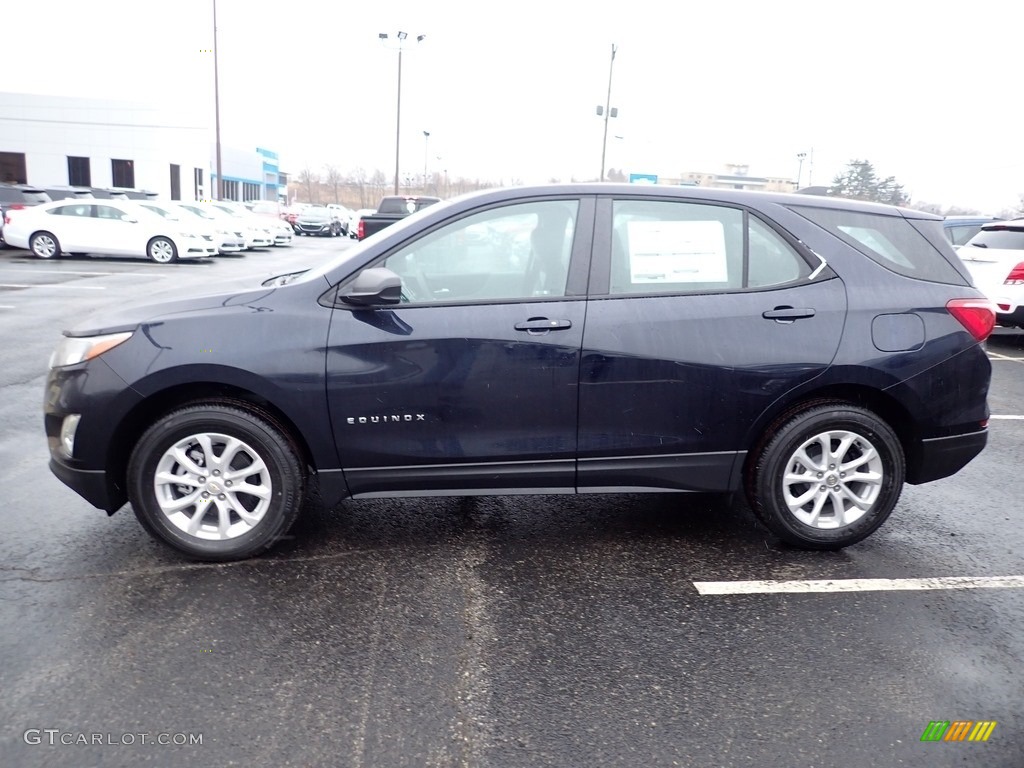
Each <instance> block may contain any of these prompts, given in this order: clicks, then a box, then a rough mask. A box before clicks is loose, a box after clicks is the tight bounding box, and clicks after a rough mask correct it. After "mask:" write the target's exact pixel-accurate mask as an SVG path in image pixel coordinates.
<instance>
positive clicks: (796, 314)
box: [761, 307, 814, 323]
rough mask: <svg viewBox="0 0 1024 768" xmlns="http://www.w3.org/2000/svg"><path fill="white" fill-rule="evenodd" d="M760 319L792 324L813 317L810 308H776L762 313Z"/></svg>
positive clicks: (812, 311)
mask: <svg viewBox="0 0 1024 768" xmlns="http://www.w3.org/2000/svg"><path fill="white" fill-rule="evenodd" d="M761 317H763V318H764V319H766V320H775V321H777V322H780V323H785V322H790V323H791V322H793V321H794V320H801V319H803V318H805V317H814V310H813V309H811V308H810V307H776V308H775V309H769V310H768V311H767V312H762V313H761Z"/></svg>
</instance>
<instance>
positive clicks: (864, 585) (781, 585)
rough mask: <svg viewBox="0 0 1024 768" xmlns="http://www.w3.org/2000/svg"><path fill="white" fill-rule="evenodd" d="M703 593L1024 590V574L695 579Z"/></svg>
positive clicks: (760, 593) (764, 593)
mask: <svg viewBox="0 0 1024 768" xmlns="http://www.w3.org/2000/svg"><path fill="white" fill-rule="evenodd" d="M693 586H694V587H696V588H697V592H698V593H700V594H701V595H767V594H779V593H787V592H789V593H793V592H801V593H807V592H892V591H900V590H917V589H996V588H1002V589H1024V576H939V577H935V578H931V579H821V580H817V581H695V582H693Z"/></svg>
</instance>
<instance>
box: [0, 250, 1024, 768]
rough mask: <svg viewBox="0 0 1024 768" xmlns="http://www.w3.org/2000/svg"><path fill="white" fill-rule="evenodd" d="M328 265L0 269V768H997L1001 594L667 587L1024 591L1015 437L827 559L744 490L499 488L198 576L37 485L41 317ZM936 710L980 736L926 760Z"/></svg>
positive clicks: (109, 264) (1005, 689)
mask: <svg viewBox="0 0 1024 768" xmlns="http://www.w3.org/2000/svg"><path fill="white" fill-rule="evenodd" d="M349 245H350V244H349V243H348V242H347V241H341V240H316V241H311V240H307V239H305V238H303V239H299V240H297V241H296V243H295V245H294V246H292V247H291V248H284V249H272V250H265V251H261V252H257V253H252V254H249V255H247V256H245V257H242V258H223V259H216V260H213V261H210V262H207V263H183V264H178V265H156V264H149V263H147V262H144V261H136V260H130V259H102V258H78V259H64V260H61V261H59V262H52V263H51V262H38V261H35V260H33V259H31V258H28V257H27V255H26V254H25V253H24V252H20V251H12V250H4V251H0V338H3V343H2V345H0V425H2V431H0V489H2V490H0V499H2V504H0V525H2V530H3V531H4V535H3V536H2V537H0V662H2V663H0V765H2V766H18V767H20V766H58V767H63V766H71V767H75V768H77V767H79V766H100V765H102V766H137V765H154V766H236V765H237V766H481V767H486V768H505V767H506V766H631V767H632V766H702V767H703V766H709V767H712V766H714V767H721V768H733V767H737V768H738V767H741V766H742V767H748V766H749V767H751V768H776V767H777V768H791V767H795V766H804V767H807V768H827V767H830V766H836V767H846V766H850V767H854V766H856V767H860V766H866V767H873V766H878V767H879V768H881V767H883V766H884V767H886V768H888V767H890V766H915V767H917V766H920V767H921V768H925V767H926V766H927V767H928V768H931V767H932V766H984V767H989V768H1022V767H1024V589H973V590H959V591H943V590H928V591H917V592H901V591H896V592H893V591H881V592H854V593H826V594H783V595H761V594H754V595H727V596H701V595H700V594H698V592H697V590H696V588H695V587H694V582H696V581H730V580H750V579H770V580H779V579H781V580H789V579H848V578H923V577H933V576H1006V575H1021V574H1024V555H1022V553H1024V533H1022V525H1021V523H1022V521H1024V509H1022V508H1024V493H1022V492H1021V490H1020V487H1021V486H1020V483H1021V477H1022V462H1024V419H1016V420H1015V419H997V420H993V422H992V425H991V435H990V441H989V446H988V448H987V449H986V451H985V452H984V453H983V454H982V456H981V457H979V458H978V459H976V460H975V461H974V462H973V463H971V464H970V465H969V466H968V467H967V468H965V469H964V470H963V471H962V472H960V473H959V474H958V475H956V476H954V477H952V478H949V479H946V480H942V481H939V482H936V483H933V484H930V485H925V486H908V487H907V488H906V489H905V491H904V493H903V496H902V498H901V501H900V503H899V505H898V507H897V509H896V511H895V512H894V514H893V515H892V517H891V518H890V520H889V521H888V522H887V523H886V524H885V525H884V526H883V527H882V529H881V530H879V531H878V532H877V533H876V534H874V535H873V536H872V537H870V538H869V539H868V540H866V541H864V542H862V543H861V544H858V545H856V546H853V547H850V548H848V549H846V550H843V551H841V552H838V553H812V552H802V551H797V550H793V549H789V548H787V547H785V546H783V545H781V544H779V542H778V541H776V540H775V539H774V538H773V537H771V536H770V535H769V534H767V533H766V532H765V531H763V529H761V528H760V527H759V526H758V525H757V524H756V523H755V521H754V519H753V517H752V515H751V513H750V511H749V510H748V509H747V508H746V506H745V505H744V503H743V502H742V500H740V499H735V500H732V501H731V502H730V500H728V499H722V498H719V497H710V496H707V497H706V496H677V495H642V494H634V495H610V496H578V497H566V496H535V497H530V496H524V497H518V496H517V497H481V498H451V499H424V500H374V501H347V502H343V503H342V504H341V505H339V506H338V507H337V508H336V509H334V510H322V509H318V508H316V507H314V506H312V505H310V506H308V507H307V508H306V509H305V510H304V513H303V515H302V517H301V518H300V521H299V523H298V524H297V525H296V527H295V528H294V529H293V530H292V532H291V535H290V536H289V538H288V539H287V540H286V541H285V542H283V543H282V545H280V546H279V547H277V548H276V549H275V550H273V551H272V552H271V553H270V554H269V555H267V556H264V557H261V558H258V559H254V560H249V561H246V562H242V563H235V564H228V565H205V564H204V565H199V564H194V563H188V562H184V561H182V560H180V559H179V558H177V557H176V556H175V555H174V554H173V553H171V552H170V551H168V550H165V549H164V548H163V547H161V546H160V545H158V544H157V543H155V542H154V541H152V540H151V539H150V538H149V536H148V535H147V534H146V533H145V532H144V531H143V529H142V528H141V526H140V525H139V524H138V522H137V521H136V520H135V518H134V516H133V515H132V513H131V510H130V509H129V508H127V507H126V508H125V509H122V510H121V511H120V512H119V513H117V514H116V515H114V516H113V517H111V518H108V517H107V516H106V515H105V514H104V513H102V512H100V511H98V510H95V509H93V508H92V507H90V506H89V505H88V504H87V503H86V502H85V501H83V500H82V499H80V498H79V497H78V496H77V495H76V494H74V493H73V492H72V491H70V490H69V489H67V488H65V487H64V486H63V485H62V484H61V483H60V482H59V481H57V480H56V478H54V477H53V476H52V475H51V474H50V472H49V470H48V469H47V467H46V462H47V451H46V440H45V436H44V434H43V430H42V408H41V404H42V397H43V382H44V378H45V371H46V364H47V358H48V356H49V353H50V351H51V349H52V347H53V345H54V344H55V342H56V340H57V338H58V336H59V333H60V331H61V329H62V328H63V327H65V326H67V325H69V324H70V323H71V322H73V321H74V320H75V319H76V318H78V317H81V316H83V315H85V314H87V313H88V312H89V311H91V310H92V309H99V308H103V307H105V306H110V305H114V304H117V303H120V302H123V301H126V300H129V299H135V298H137V297H138V296H139V295H154V296H155V297H156V296H158V295H159V294H164V295H173V294H179V295H180V294H183V293H187V292H188V291H190V290H197V289H199V288H204V289H205V288H207V287H209V286H210V285H213V284H215V283H218V282H220V281H224V280H233V279H235V278H239V279H242V278H247V279H251V278H253V277H262V276H265V275H266V276H268V275H270V274H273V273H277V272H283V271H292V270H294V269H296V268H300V267H302V266H307V265H309V264H311V263H314V262H316V261H318V260H320V259H323V258H328V257H329V256H330V255H331V253H333V252H336V251H338V250H340V249H343V248H346V247H349ZM18 286H28V287H18ZM989 350H990V352H991V353H992V356H993V358H994V361H993V368H994V372H993V388H992V395H991V398H990V404H991V409H992V412H993V414H995V415H999V416H1013V415H1016V416H1021V415H1024V333H1011V332H1005V331H1000V332H998V333H997V335H996V336H995V337H993V339H992V340H991V341H990V342H989ZM934 720H949V721H955V720H972V721H979V720H995V721H997V723H998V725H997V726H996V727H995V729H994V731H993V732H992V735H991V737H990V738H989V740H988V741H987V742H984V743H971V742H963V743H952V742H940V743H922V742H921V741H920V739H921V735H922V732H923V731H924V729H925V728H926V726H928V724H929V722H930V721H934ZM197 737H198V740H200V741H201V743H188V741H189V740H191V741H192V742H195V741H197ZM183 740H184V741H185V742H186V743H184V744H182V743H180V742H181V741H183ZM159 741H168V742H171V743H169V744H162V743H157V742H159Z"/></svg>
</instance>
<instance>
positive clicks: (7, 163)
mask: <svg viewBox="0 0 1024 768" xmlns="http://www.w3.org/2000/svg"><path fill="white" fill-rule="evenodd" d="M0 182H3V183H4V184H28V174H26V173H25V154H24V153H23V152H0Z"/></svg>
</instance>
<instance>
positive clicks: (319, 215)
mask: <svg viewBox="0 0 1024 768" xmlns="http://www.w3.org/2000/svg"><path fill="white" fill-rule="evenodd" d="M299 218H302V219H315V220H316V221H327V219H329V218H331V213H330V211H328V210H327V209H325V208H310V209H309V210H308V211H303V212H302V215H301V216H300V217H299Z"/></svg>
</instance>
